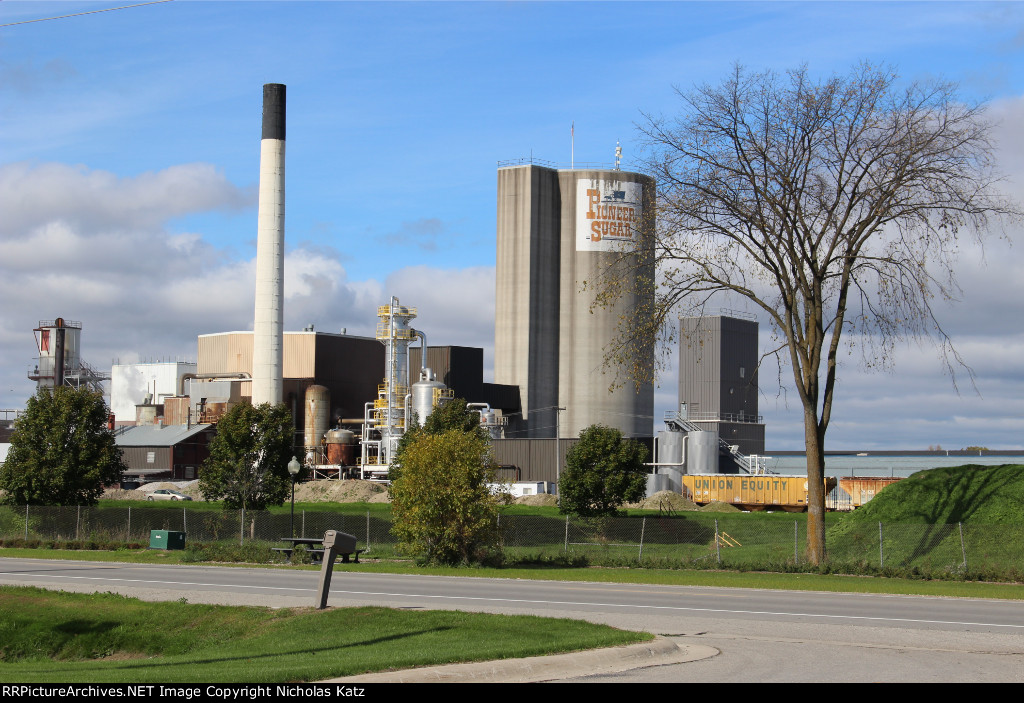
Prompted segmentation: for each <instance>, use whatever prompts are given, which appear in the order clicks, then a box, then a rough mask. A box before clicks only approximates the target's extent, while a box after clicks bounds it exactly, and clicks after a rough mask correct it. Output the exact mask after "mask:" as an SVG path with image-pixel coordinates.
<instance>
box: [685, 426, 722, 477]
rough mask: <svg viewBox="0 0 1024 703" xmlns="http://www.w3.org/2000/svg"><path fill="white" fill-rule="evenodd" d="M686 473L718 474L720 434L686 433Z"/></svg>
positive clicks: (707, 431) (709, 432) (712, 432)
mask: <svg viewBox="0 0 1024 703" xmlns="http://www.w3.org/2000/svg"><path fill="white" fill-rule="evenodd" d="M686 444H687V448H686V473H688V474H717V473H718V433H717V432H714V431H710V430H704V431H701V432H687V433H686Z"/></svg>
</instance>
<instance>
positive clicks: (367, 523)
mask: <svg viewBox="0 0 1024 703" xmlns="http://www.w3.org/2000/svg"><path fill="white" fill-rule="evenodd" d="M366 551H370V511H369V510H367V511H366Z"/></svg>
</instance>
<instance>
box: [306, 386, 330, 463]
mask: <svg viewBox="0 0 1024 703" xmlns="http://www.w3.org/2000/svg"><path fill="white" fill-rule="evenodd" d="M305 407H306V422H305V424H304V425H303V427H304V435H303V445H304V446H305V447H306V451H314V452H315V451H317V450H318V449H319V448H320V440H321V439H322V438H323V436H324V433H325V432H327V430H328V429H329V428H330V426H331V391H330V390H328V388H327V387H326V386H315V385H314V386H310V387H308V388H307V389H306V405H305Z"/></svg>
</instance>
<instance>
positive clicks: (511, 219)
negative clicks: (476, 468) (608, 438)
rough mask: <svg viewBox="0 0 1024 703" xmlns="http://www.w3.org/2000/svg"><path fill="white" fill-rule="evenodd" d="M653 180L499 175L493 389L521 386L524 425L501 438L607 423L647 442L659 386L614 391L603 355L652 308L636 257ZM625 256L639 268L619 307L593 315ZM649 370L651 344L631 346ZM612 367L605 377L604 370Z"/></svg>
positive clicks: (588, 172)
mask: <svg viewBox="0 0 1024 703" xmlns="http://www.w3.org/2000/svg"><path fill="white" fill-rule="evenodd" d="M653 212H654V181H653V180H652V179H651V178H649V177H647V176H644V175H642V174H639V173H631V172H627V171H619V170H611V169H566V170H557V169H553V168H547V167H544V166H538V165H536V164H530V165H524V166H509V167H503V168H499V169H498V245H497V276H496V278H497V299H496V304H495V305H496V311H495V313H496V314H495V317H496V325H495V352H494V360H495V374H494V375H495V382H496V383H504V384H515V385H518V386H519V388H520V400H521V402H522V407H523V413H522V418H519V419H515V418H513V419H510V421H509V428H508V429H507V430H506V436H509V437H554V436H555V434H556V429H555V427H556V422H557V424H558V435H559V436H562V437H574V436H576V435H578V434H579V432H580V431H581V430H582V429H584V428H585V427H587V426H589V425H591V424H595V423H600V424H603V425H607V426H609V427H616V428H618V429H620V430H621V431H622V432H623V434H625V435H626V436H631V437H637V436H650V435H651V432H652V425H653V414H654V388H653V384H651V383H646V384H642V385H641V386H640V388H639V389H637V388H636V387H635V386H634V385H633V384H632V383H631V382H627V383H625V384H624V385H623V386H622V387H620V388H617V389H615V390H614V391H611V392H610V391H609V390H608V387H609V385H610V384H611V382H612V380H613V378H614V376H613V375H611V374H614V373H615V370H614V369H608V368H606V366H605V363H604V362H605V355H606V352H607V350H608V348H609V347H610V345H611V344H612V342H613V340H615V338H616V337H617V336H618V334H619V332H620V324H621V320H622V318H623V316H624V315H628V313H629V312H630V311H631V310H634V309H636V308H637V307H638V306H640V305H645V304H648V303H650V302H653V288H650V287H645V285H644V282H645V281H650V280H651V278H652V276H651V273H652V272H650V271H647V270H642V269H641V267H640V266H639V265H638V259H637V258H636V257H635V255H633V252H640V251H642V249H641V247H644V246H649V245H650V244H649V243H650V241H651V238H650V236H648V235H649V234H650V229H649V228H650V227H652V226H653ZM623 254H626V255H627V269H628V270H630V271H632V272H633V273H634V276H633V278H632V279H631V282H629V283H627V285H625V286H623V288H622V295H621V296H620V297H619V299H618V301H617V302H616V304H615V305H614V306H610V307H606V308H592V306H593V303H594V299H595V290H594V289H593V288H588V289H586V290H584V288H583V283H584V281H587V282H594V281H596V280H597V279H598V278H599V276H600V274H602V273H603V272H604V271H605V270H606V268H607V267H608V266H609V265H610V264H611V263H612V262H613V261H615V260H616V259H617V258H619V257H621V256H622V255H623ZM635 357H636V358H635V360H634V361H635V363H637V364H640V365H644V366H652V365H653V363H654V357H653V347H652V346H647V347H644V348H643V349H638V350H636V351H635ZM606 372H607V373H606Z"/></svg>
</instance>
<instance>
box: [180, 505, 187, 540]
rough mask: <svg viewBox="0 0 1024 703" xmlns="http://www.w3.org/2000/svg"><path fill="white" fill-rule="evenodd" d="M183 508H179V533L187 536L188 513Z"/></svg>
mask: <svg viewBox="0 0 1024 703" xmlns="http://www.w3.org/2000/svg"><path fill="white" fill-rule="evenodd" d="M185 510H186V508H185V506H181V531H182V532H184V533H185V535H186V536H187V535H188V513H187V512H185Z"/></svg>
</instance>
